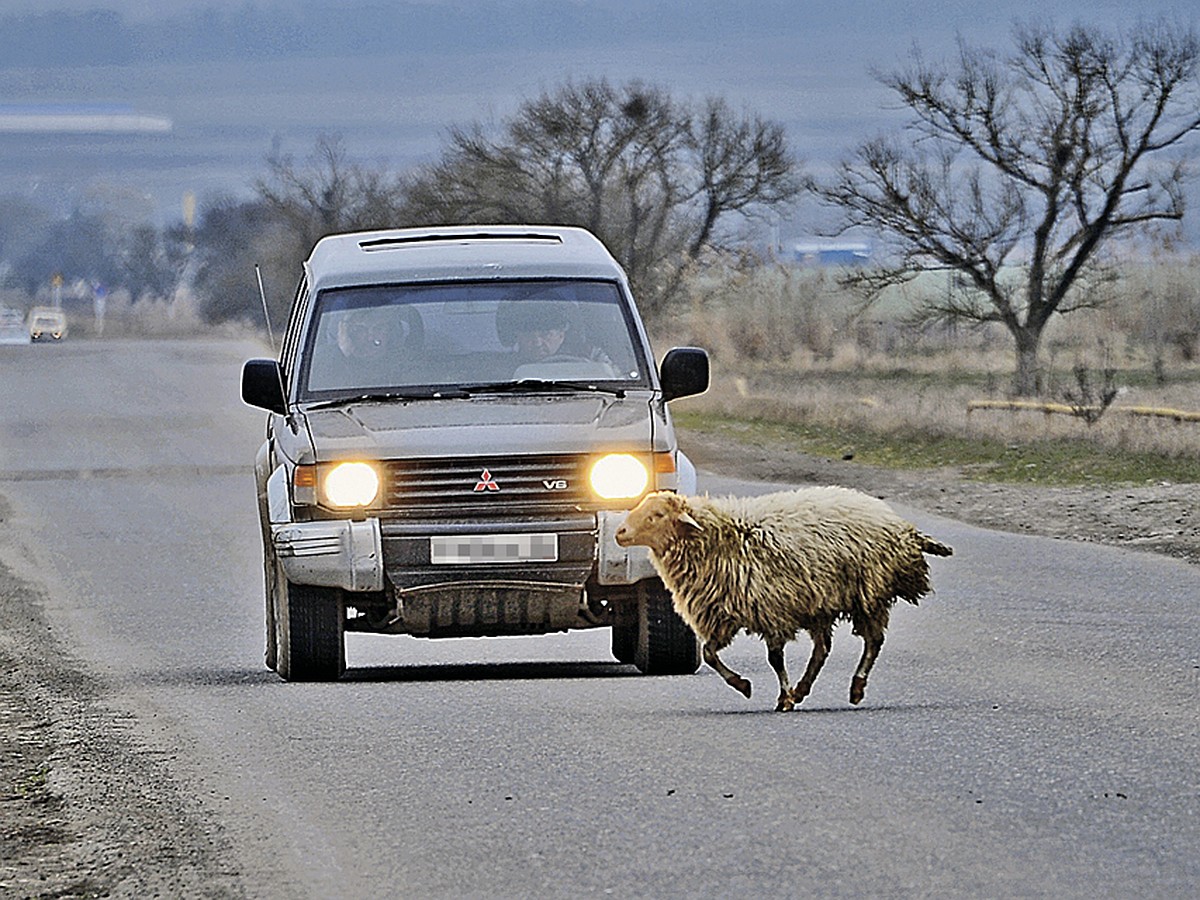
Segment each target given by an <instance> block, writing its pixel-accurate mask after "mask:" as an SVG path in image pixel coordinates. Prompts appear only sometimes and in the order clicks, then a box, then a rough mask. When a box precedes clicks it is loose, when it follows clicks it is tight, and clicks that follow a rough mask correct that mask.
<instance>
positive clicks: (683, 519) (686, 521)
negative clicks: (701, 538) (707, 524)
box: [679, 512, 704, 531]
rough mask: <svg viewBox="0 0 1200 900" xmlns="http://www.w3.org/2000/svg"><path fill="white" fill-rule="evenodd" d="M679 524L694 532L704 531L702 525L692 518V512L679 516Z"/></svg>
mask: <svg viewBox="0 0 1200 900" xmlns="http://www.w3.org/2000/svg"><path fill="white" fill-rule="evenodd" d="M679 524H680V525H686V526H687V527H688V528H690V529H691V530H693V531H703V530H704V529H703V528H702V527H701V526H700V523H699V522H697V521H696V520H695V519H693V518H692V514H691V513H690V512H683V513H680V514H679Z"/></svg>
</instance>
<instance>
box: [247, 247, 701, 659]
mask: <svg viewBox="0 0 1200 900" xmlns="http://www.w3.org/2000/svg"><path fill="white" fill-rule="evenodd" d="M708 379H709V364H708V356H707V354H706V353H705V352H704V351H703V350H700V349H697V348H693V347H679V348H675V349H673V350H671V351H669V352H668V353H666V354H665V355H664V356H663V357H662V360H661V363H660V364H658V365H656V364H655V357H654V355H653V353H652V351H651V348H650V343H649V341H648V339H647V336H646V331H645V328H644V326H643V323H642V321H641V318H640V317H639V315H638V310H637V307H636V305H635V304H634V300H633V296H632V295H631V293H630V289H629V283H628V281H627V279H626V276H625V273H624V272H623V271H622V269H621V267H620V266H619V265H618V264H617V263H616V261H615V260H614V259H613V257H612V256H611V255H610V254H609V252H608V251H607V250H606V249H605V247H604V246H603V245H602V244H601V243H600V241H599V240H597V239H596V238H595V237H594V236H593V235H592V234H590V233H589V232H587V231H585V230H583V229H579V228H565V227H542V226H537V227H534V226H514V225H506V226H469V227H468V226H455V227H438V228H407V229H396V230H388V231H371V232H359V233H353V234H338V235H331V236H329V237H325V238H322V239H321V240H320V241H318V242H317V243H316V245H315V246H314V247H313V248H312V251H311V254H310V256H309V258H308V260H307V261H306V262H305V263H304V266H303V273H302V276H301V278H300V282H299V286H298V288H297V290H296V294H295V298H294V300H293V303H292V308H291V314H290V317H289V321H288V325H287V331H286V333H285V335H284V337H283V340H282V345H281V347H280V351H279V354H278V359H251V360H248V361H247V362H246V363H245V364H244V367H243V370H242V387H241V391H242V399H243V400H244V401H245V402H246V403H248V404H250V405H251V406H255V407H258V408H261V409H264V410H266V411H267V412H268V413H269V416H268V418H267V423H266V439H265V441H264V442H263V444H262V447H261V448H260V450H259V452H258V454H257V457H256V459H255V476H256V480H257V485H258V508H259V515H260V522H261V525H262V539H263V556H264V564H265V574H266V578H265V581H266V636H267V640H266V659H267V665H268V666H269V667H270V668H272V669H274V670H275V671H276V672H278V674H279V675H280V676H281V677H282V678H284V679H286V680H289V681H293V680H332V679H336V678H338V677H339V676H340V675H341V674H342V673H343V672H344V671H345V668H346V653H345V634H346V632H347V631H349V632H369V633H376V634H408V635H415V636H419V637H429V638H438V637H464V636H490V635H534V634H547V633H552V632H563V631H569V630H572V629H582V628H608V629H611V631H612V652H613V655H614V656H615V657H616V658H617V659H618V660H620V661H622V662H627V663H632V664H633V665H635V666H636V667H637V668H638V669H639V670H640V671H642V672H643V673H646V674H678V673H691V672H694V671H696V669H697V668H698V667H699V663H700V656H699V648H698V645H697V641H696V638H695V636H694V635H693V633H692V632H691V630H690V629H689V628H688V627H687V626H686V625H685V624H684V622H683V621H682V620H681V619H679V617H678V616H677V615H676V614H675V612H674V610H673V609H672V606H671V599H670V595H669V594H668V592H667V591H666V589H665V588H664V587H663V585H662V582H661V581H660V580H659V579H658V577H657V575H656V574H655V571H654V568H653V566H652V564H651V562H650V558H649V555H648V551H647V550H646V548H644V547H629V548H623V547H620V546H618V545H617V543H616V541H615V539H614V534H615V532H616V529H617V527H618V526H619V525H620V524H621V522H622V521H623V520H624V517H625V514H626V513H627V512H628V510H630V509H631V508H632V507H633V506H634V505H636V504H637V502H638V500H639V499H641V497H642V496H643V495H645V494H646V493H647V492H649V491H654V490H676V491H681V492H685V493H690V492H694V491H695V488H696V474H695V469H694V467H693V466H692V465H691V463H690V462H689V461H688V459H687V457H686V456H684V454H683V453H681V452H680V450H679V447H678V445H677V443H676V439H675V432H674V430H673V427H672V424H671V415H670V413H669V411H668V409H667V403H668V402H669V401H670V400H672V399H674V398H677V397H684V396H688V395H692V394H698V393H701V392H703V391H705V390H706V389H707V388H708Z"/></svg>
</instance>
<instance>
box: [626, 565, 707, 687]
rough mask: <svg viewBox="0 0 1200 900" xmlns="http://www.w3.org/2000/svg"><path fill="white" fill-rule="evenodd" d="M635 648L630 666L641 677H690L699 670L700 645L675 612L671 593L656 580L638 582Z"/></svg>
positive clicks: (693, 633)
mask: <svg viewBox="0 0 1200 900" xmlns="http://www.w3.org/2000/svg"><path fill="white" fill-rule="evenodd" d="M637 610H638V630H637V648H636V650H635V652H634V657H633V664H634V665H635V666H637V668H638V671H639V672H641V673H642V674H643V675H691V674H692V673H693V672H695V671H696V670H697V669H699V668H700V643H699V641H697V640H696V634H695V632H693V631H692V629H691V628H689V627H688V624H687V623H686V622H684V621H683V619H681V618H680V617H679V613H677V612H675V607H674V605H673V604H672V603H671V593H670V591H668V590H667V589H666V588H665V587H664V586H663V584H662V582H661V581H659V580H658V579H657V578H655V579H652V580H648V581H641V582H638V585H637Z"/></svg>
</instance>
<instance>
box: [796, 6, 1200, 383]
mask: <svg viewBox="0 0 1200 900" xmlns="http://www.w3.org/2000/svg"><path fill="white" fill-rule="evenodd" d="M1014 37H1015V41H1014V44H1015V47H1014V50H1013V52H1012V53H1011V54H1010V55H1008V56H1006V57H1000V56H999V55H997V54H995V53H991V52H987V51H983V50H977V49H971V48H969V47H967V46H966V45H965V44H964V43H963V42H962V41H961V40H960V46H959V54H958V59H957V64H956V65H955V66H935V65H931V64H928V63H926V62H925V61H924V59H922V57H921V56H920V54H919V53H918V52H916V51H914V55H913V62H912V65H911V66H910V67H909V68H907V69H905V70H903V71H900V72H897V73H894V74H889V75H883V76H880V80H881V81H882V83H883V84H885V85H886V86H887V87H889V88H890V89H891V90H892V91H894V92H895V94H896V95H897V96H898V97H899V99H900V101H901V102H902V103H903V105H904V106H905V107H907V109H908V110H909V112H911V114H912V119H911V121H910V123H909V126H908V131H907V133H906V134H905V135H903V136H896V137H890V138H889V137H881V138H877V139H874V140H871V141H868V142H866V143H864V144H863V145H862V146H860V147H859V148H858V150H857V151H856V153H855V154H854V155H853V156H852V157H851V158H850V159H848V160H844V161H843V162H842V163H841V164H840V165H839V167H838V169H837V171H836V174H835V175H834V177H833V178H832V179H831V180H830V181H829V182H828V183H825V184H822V183H818V182H815V181H810V187H812V188H813V189H814V190H816V191H817V193H818V194H819V195H820V196H821V197H822V198H823V199H825V200H826V201H828V202H830V203H832V204H834V205H836V206H838V207H840V208H841V210H842V212H843V214H844V226H845V227H847V228H849V227H854V226H866V227H869V228H871V229H875V230H878V231H881V232H882V233H883V235H884V236H885V237H886V238H887V239H889V240H890V241H891V242H892V243H893V244H894V247H895V249H896V250H897V251H898V262H897V263H896V264H895V265H894V266H891V267H887V268H884V269H882V270H876V271H872V272H863V273H859V274H858V275H857V277H856V279H855V280H856V281H857V282H858V283H859V285H860V286H862V287H865V288H866V289H867V290H868V292H876V293H877V292H878V290H880V289H882V287H884V286H886V285H888V284H893V283H896V282H898V281H903V280H906V279H908V278H910V277H912V276H913V275H915V274H916V273H917V272H918V271H920V270H922V269H927V268H948V269H951V270H955V271H957V272H959V273H960V274H961V276H962V278H961V279H960V280H961V281H962V282H963V283H964V284H965V285H966V287H965V289H964V290H961V291H958V292H955V293H951V294H950V295H948V296H945V297H941V298H938V299H936V300H931V301H930V303H929V306H928V309H927V310H926V312H928V313H929V314H931V315H935V316H940V317H943V318H945V319H951V320H969V321H975V322H999V323H1002V324H1003V325H1004V327H1005V328H1006V329H1007V330H1008V332H1009V333H1010V335H1011V336H1012V338H1013V340H1014V342H1015V346H1016V357H1017V365H1016V373H1015V378H1014V384H1013V387H1014V390H1015V392H1016V393H1017V394H1018V395H1031V394H1034V393H1036V392H1037V388H1038V381H1037V371H1038V348H1039V345H1040V342H1041V338H1042V333H1043V330H1044V329H1045V327H1046V325H1047V323H1048V322H1049V321H1051V319H1052V318H1053V317H1054V316H1055V315H1057V314H1065V313H1069V312H1072V311H1074V310H1079V309H1084V308H1087V307H1090V306H1094V305H1095V304H1096V302H1097V299H1096V297H1094V296H1092V295H1091V293H1090V292H1089V291H1088V290H1087V288H1088V286H1089V285H1090V283H1091V281H1090V279H1091V278H1092V277H1094V276H1096V275H1098V274H1100V273H1101V270H1102V268H1103V265H1102V262H1103V255H1102V254H1101V253H1100V252H1099V251H1100V250H1101V249H1102V247H1103V246H1104V245H1105V244H1106V242H1110V241H1112V240H1114V239H1116V238H1119V237H1122V236H1126V235H1129V234H1131V233H1133V232H1137V231H1143V232H1144V231H1146V230H1148V229H1150V230H1152V229H1153V228H1154V227H1155V226H1159V225H1162V224H1164V223H1171V222H1178V221H1179V220H1180V219H1181V218H1182V216H1183V212H1184V202H1183V185H1184V183H1185V181H1186V179H1187V177H1188V175H1189V173H1188V170H1187V167H1186V159H1185V157H1184V156H1183V155H1182V149H1183V147H1182V144H1183V142H1184V141H1185V139H1186V138H1187V137H1188V136H1189V135H1190V134H1191V133H1192V132H1194V131H1196V130H1197V129H1198V128H1200V84H1198V83H1197V71H1198V63H1200V44H1198V42H1197V37H1196V33H1195V31H1194V30H1190V29H1184V28H1179V27H1176V26H1172V25H1171V24H1169V23H1167V22H1159V23H1156V24H1143V25H1140V26H1138V27H1136V28H1135V29H1133V30H1132V31H1131V32H1129V33H1128V34H1127V35H1125V36H1121V37H1110V36H1107V35H1105V34H1104V33H1102V32H1100V31H1099V30H1097V29H1094V28H1089V27H1085V26H1082V25H1076V26H1074V27H1072V28H1069V29H1067V30H1065V31H1063V32H1061V33H1060V32H1056V31H1053V30H1049V29H1044V28H1035V27H1022V26H1018V27H1017V28H1016V30H1015V33H1014ZM1014 272H1019V273H1020V274H1019V276H1014Z"/></svg>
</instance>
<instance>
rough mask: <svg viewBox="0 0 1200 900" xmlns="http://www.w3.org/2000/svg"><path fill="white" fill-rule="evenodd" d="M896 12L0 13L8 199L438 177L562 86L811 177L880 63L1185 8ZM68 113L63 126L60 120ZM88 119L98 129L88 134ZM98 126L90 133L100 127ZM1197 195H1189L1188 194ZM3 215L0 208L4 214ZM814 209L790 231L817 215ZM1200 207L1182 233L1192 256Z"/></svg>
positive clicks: (371, 8) (158, 211) (27, 6)
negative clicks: (769, 157)
mask: <svg viewBox="0 0 1200 900" xmlns="http://www.w3.org/2000/svg"><path fill="white" fill-rule="evenodd" d="M1049 9H1051V7H1049V6H1048V5H1047V4H1045V3H1044V2H1035V0H992V2H975V0H970V2H937V3H924V4H895V3H892V2H888V0H861V2H856V3H823V2H796V0H762V2H754V3H732V2H728V0H698V2H685V0H669V2H637V0H592V2H587V0H579V2H565V0H490V2H484V3H470V2H457V0H441V2H418V0H402V2H398V3H392V4H378V3H372V2H368V0H350V2H347V3H333V2H331V0H249V2H247V0H207V2H205V0H197V2H190V3H189V2H182V3H172V4H159V3H152V2H135V0H97V2H85V0H36V2H35V0H5V2H4V4H3V6H2V7H0V198H2V197H3V196H4V195H10V196H11V195H17V196H21V197H26V198H29V199H33V200H37V201H40V202H42V203H44V204H46V205H48V206H51V207H52V208H55V209H56V210H61V211H67V210H69V209H71V208H73V207H74V206H76V205H78V204H79V203H81V202H85V201H87V200H88V199H89V198H92V197H96V196H100V197H109V198H120V199H121V202H124V203H128V204H131V206H132V207H134V208H136V209H137V210H138V211H139V212H140V213H142V214H144V215H145V216H146V217H148V218H151V219H153V220H154V221H156V222H160V223H166V222H170V221H174V220H177V219H178V218H179V217H180V216H181V201H182V198H183V196H184V195H185V194H186V193H188V192H191V193H193V194H195V195H196V196H198V197H199V199H200V202H201V204H202V205H203V203H204V201H205V198H206V197H213V196H216V195H218V194H227V195H228V194H232V195H241V194H246V193H248V192H249V191H250V188H251V184H252V181H253V179H254V177H255V176H257V175H259V174H262V173H263V171H264V169H265V167H264V158H265V157H266V155H267V154H268V153H269V152H270V151H271V150H272V149H273V148H276V149H280V150H283V151H284V152H288V153H292V154H294V155H295V156H297V157H298V158H302V157H303V156H305V155H306V154H307V153H308V152H309V151H310V150H311V149H312V147H313V144H314V141H315V139H316V137H317V136H318V135H319V134H322V133H327V134H337V135H340V136H341V137H342V138H343V139H344V142H345V146H346V150H347V152H348V153H349V155H350V156H351V157H353V158H355V159H356V160H359V161H361V162H363V163H365V164H367V165H370V166H376V167H387V168H389V169H392V170H402V169H405V168H408V167H410V166H412V165H414V164H417V163H420V162H422V161H424V160H428V159H430V158H432V157H433V156H434V155H435V154H436V153H437V151H438V149H439V147H440V146H441V142H442V140H443V137H444V134H445V130H446V128H447V127H448V126H450V125H453V124H466V123H469V122H473V121H481V122H485V123H486V122H496V121H499V120H501V119H503V118H504V117H505V116H506V115H508V114H509V113H510V112H512V111H513V110H514V109H515V108H516V106H517V105H518V104H519V103H520V102H521V101H522V100H524V99H527V98H531V97H533V96H536V95H537V94H538V93H540V92H542V91H547V90H551V91H552V90H554V89H555V88H557V87H559V86H560V85H562V84H563V83H564V82H566V81H567V80H568V79H575V80H581V79H585V78H591V77H599V76H603V77H607V78H609V79H610V80H612V81H614V82H624V81H628V80H632V79H642V80H644V81H647V82H651V83H653V84H656V85H658V86H661V87H663V88H665V89H667V90H668V91H670V92H671V93H672V94H673V95H674V96H676V97H678V98H681V99H682V98H694V99H701V98H703V97H704V96H707V95H714V94H715V95H721V96H724V97H725V98H727V99H728V100H729V101H730V102H731V103H733V104H734V105H735V106H737V107H743V106H744V107H745V108H747V109H750V110H753V111H755V112H758V113H761V114H763V115H765V116H767V117H769V118H771V119H774V120H776V121H779V122H781V123H783V124H784V125H785V127H786V129H787V132H788V135H789V138H790V140H791V142H792V146H793V148H794V149H795V151H796V153H797V154H798V155H799V156H800V157H801V158H802V159H803V160H804V161H805V163H806V167H807V168H808V169H810V170H815V171H818V172H819V171H821V170H822V169H824V168H826V167H828V166H829V165H830V164H831V163H832V161H834V160H835V159H836V158H837V157H838V156H839V155H840V154H842V153H844V152H846V151H848V150H849V149H850V148H851V147H852V146H853V145H854V144H855V142H857V141H858V140H860V139H862V138H863V137H866V136H869V135H871V134H874V133H875V132H877V131H879V130H880V129H882V128H885V127H888V126H889V125H890V124H893V123H894V122H895V121H896V118H895V117H896V113H895V111H894V110H891V111H889V110H887V109H885V108H884V106H885V104H886V103H888V102H889V100H890V97H889V96H888V94H887V93H886V92H885V91H884V90H883V89H882V88H881V87H880V86H879V85H878V84H877V83H876V82H875V81H874V80H873V79H872V77H871V74H870V69H871V67H872V66H875V67H879V68H882V69H885V70H886V69H892V68H895V67H897V66H900V65H902V64H903V63H904V62H905V60H906V58H907V54H908V52H909V50H910V49H911V47H912V46H913V44H914V42H916V43H917V44H919V45H920V47H921V49H922V50H923V52H924V53H925V54H926V55H927V56H929V57H930V58H935V59H936V58H940V57H942V56H945V55H946V54H950V53H953V52H954V49H955V40H956V35H957V34H961V35H962V36H963V37H964V38H965V39H967V41H968V42H969V43H971V44H973V45H980V46H994V47H996V48H998V49H1007V47H1008V46H1009V43H1010V36H1011V29H1012V24H1013V22H1014V21H1016V20H1022V21H1029V20H1034V21H1049V22H1052V23H1055V24H1059V25H1064V24H1069V23H1070V22H1073V21H1076V20H1079V21H1083V22H1086V23H1089V24H1096V25H1101V26H1103V27H1106V28H1112V27H1119V26H1126V25H1129V24H1132V23H1133V22H1135V21H1136V20H1137V19H1138V18H1139V17H1154V16H1158V15H1167V16H1171V17H1174V18H1175V19H1177V20H1178V21H1180V22H1182V23H1183V24H1186V25H1191V24H1195V21H1196V18H1197V11H1196V8H1195V4H1194V2H1191V0H1152V2H1139V3H1136V4H1130V3H1128V2H1117V0H1095V2H1086V3H1084V2H1075V3H1069V4H1055V5H1054V6H1053V7H1052V9H1053V13H1052V15H1053V18H1052V19H1046V18H1045V16H1047V15H1048V10H1049ZM52 116H59V117H60V118H58V119H57V120H54V121H52V120H51V118H50V117H52ZM89 117H90V118H89ZM97 117H100V121H98V120H97ZM1195 194H1196V192H1195V191H1193V196H1195ZM0 202H2V201H0ZM811 206H812V201H802V202H801V204H800V207H799V208H798V210H797V214H796V217H795V220H794V221H793V222H790V223H785V224H784V228H785V230H788V231H790V232H792V234H790V235H789V234H785V235H783V237H784V238H787V237H791V236H799V235H800V234H802V233H804V232H806V231H808V230H810V229H811V226H812V225H813V223H814V220H815V219H816V218H819V215H820V214H819V212H818V211H817V210H815V209H814V208H810V207H811ZM1197 218H1200V197H1198V198H1197V199H1194V200H1193V201H1192V212H1191V213H1190V214H1189V219H1190V220H1191V221H1190V223H1189V225H1188V234H1189V235H1190V236H1191V239H1192V242H1193V243H1194V244H1195V243H1200V242H1198V241H1197V240H1196V236H1197V235H1200V225H1197V223H1196V221H1195V220H1196V219H1197Z"/></svg>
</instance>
